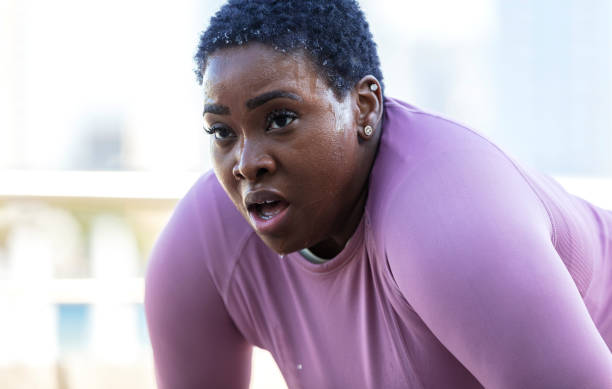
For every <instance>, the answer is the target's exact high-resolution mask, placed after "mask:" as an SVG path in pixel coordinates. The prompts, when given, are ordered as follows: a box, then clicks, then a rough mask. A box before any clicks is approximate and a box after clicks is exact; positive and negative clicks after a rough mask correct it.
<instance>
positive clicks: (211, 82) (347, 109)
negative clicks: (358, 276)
mask: <svg viewBox="0 0 612 389" xmlns="http://www.w3.org/2000/svg"><path fill="white" fill-rule="evenodd" d="M203 74H204V78H203V84H202V85H203V91H204V96H205V112H204V121H205V128H206V130H207V132H211V133H212V135H211V143H210V147H211V155H212V161H213V167H214V171H215V174H216V176H217V178H218V179H219V181H220V183H221V185H222V186H223V188H224V189H225V191H226V192H227V194H228V196H229V197H230V199H231V200H232V201H233V203H234V205H235V206H236V208H237V209H238V210H239V211H240V213H241V214H242V215H243V216H244V217H245V219H246V220H247V221H248V222H249V223H250V224H251V225H252V226H253V227H254V228H255V225H254V224H253V223H252V221H251V218H250V217H249V213H248V209H247V207H246V205H245V203H244V200H245V196H246V195H247V193H248V192H249V191H252V190H257V189H270V190H274V191H277V192H278V193H281V194H282V196H283V197H284V198H285V199H286V200H287V201H288V203H289V207H288V208H287V211H286V215H285V216H284V217H283V218H282V220H283V222H282V228H281V229H279V231H275V232H274V233H269V232H268V233H262V232H261V231H258V230H257V228H255V231H256V232H257V234H258V235H259V236H260V237H261V239H262V240H263V241H264V242H265V243H266V245H268V246H269V247H270V248H271V249H273V250H274V251H276V252H277V253H279V254H281V255H282V254H286V253H289V252H294V251H297V250H300V249H303V248H306V247H308V248H310V249H311V250H312V251H313V252H314V253H315V254H317V255H319V256H321V257H324V258H332V257H334V256H335V255H337V254H338V253H339V252H340V251H341V250H342V248H343V247H344V246H345V244H346V242H347V241H348V240H349V238H350V237H351V235H352V234H353V232H354V231H355V229H356V227H357V225H358V224H359V221H360V219H361V216H362V214H363V210H364V206H365V201H366V198H367V185H368V176H369V173H370V170H371V167H372V165H373V163H374V159H375V157H376V150H377V146H378V142H379V139H380V133H381V118H382V110H383V108H382V107H383V106H382V94H381V87H380V84H379V82H378V80H376V78H375V77H373V76H371V75H368V76H365V77H364V78H363V79H361V80H360V81H359V82H358V83H357V84H356V85H355V87H354V88H353V89H352V90H350V91H349V92H348V93H346V95H345V96H342V97H338V96H336V95H335V94H334V91H333V90H332V89H331V88H330V87H329V86H328V85H327V83H326V82H325V81H324V80H323V78H322V77H320V75H319V72H318V70H317V68H316V66H315V65H314V63H313V62H312V61H311V60H310V59H309V58H308V57H307V56H306V54H304V53H303V52H293V53H281V52H278V51H275V50H273V49H272V48H270V47H268V46H265V45H262V44H257V43H251V44H249V45H247V46H242V47H237V48H227V49H222V50H219V51H217V52H215V53H214V54H213V55H212V56H210V57H209V59H208V61H207V63H206V66H205V69H204V72H203ZM371 84H376V85H377V86H378V89H377V90H376V91H372V90H371V89H370V85H371ZM273 91H277V92H278V91H281V92H282V93H280V94H279V96H276V97H275V98H272V99H269V100H267V101H265V102H264V103H263V104H261V105H257V106H256V107H254V105H256V104H252V103H253V100H252V99H254V98H257V97H258V96H262V95H264V96H265V94H267V93H269V92H273ZM249 101H251V102H250V103H249V104H247V102H249ZM260 103H261V101H260ZM366 125H371V126H372V127H374V129H375V130H374V134H373V135H372V136H370V137H368V136H366V135H365V133H364V130H363V128H364V127H365V126H366Z"/></svg>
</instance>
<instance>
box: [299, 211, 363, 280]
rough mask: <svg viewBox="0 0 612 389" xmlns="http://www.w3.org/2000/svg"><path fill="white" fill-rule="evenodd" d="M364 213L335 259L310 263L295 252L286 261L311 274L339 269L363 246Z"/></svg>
mask: <svg viewBox="0 0 612 389" xmlns="http://www.w3.org/2000/svg"><path fill="white" fill-rule="evenodd" d="M366 213H367V212H366V210H365V209H364V211H363V215H362V216H361V220H360V221H359V224H358V225H357V228H356V229H355V232H354V233H353V235H352V236H351V238H350V239H349V241H348V242H347V244H346V246H344V248H343V249H342V251H340V252H339V253H338V255H336V256H335V257H333V258H330V259H327V260H325V262H323V263H312V262H310V261H309V260H308V259H306V258H304V257H303V256H302V254H301V253H300V252H299V251H296V252H293V253H291V254H289V255H288V257H289V258H287V259H289V260H291V261H292V262H294V263H296V264H298V265H299V266H300V267H302V268H304V269H305V270H308V271H310V272H313V273H330V272H332V271H334V270H336V269H338V268H340V267H341V266H342V265H344V264H346V263H347V262H348V261H349V260H350V259H351V258H353V257H354V255H353V254H354V253H355V251H356V250H357V249H358V248H360V247H361V246H363V243H364V235H365V234H364V230H365V219H366Z"/></svg>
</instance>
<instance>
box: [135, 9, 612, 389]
mask: <svg viewBox="0 0 612 389" xmlns="http://www.w3.org/2000/svg"><path fill="white" fill-rule="evenodd" d="M196 59H197V63H198V70H197V71H198V75H199V77H200V81H201V83H202V86H203V89H204V95H205V102H204V121H205V126H206V131H207V132H208V133H209V134H211V138H212V139H211V151H212V159H213V166H214V173H209V174H206V175H204V176H203V177H202V178H201V179H200V180H199V181H198V182H197V183H196V184H195V186H194V187H193V189H192V190H191V191H190V192H189V194H187V196H186V197H185V198H184V199H183V200H182V201H181V202H180V204H179V205H178V207H177V209H176V211H175V213H174V216H173V217H172V219H171V221H170V222H169V224H168V226H167V227H166V229H165V230H164V232H163V233H162V235H161V237H160V238H159V241H158V243H157V245H156V248H155V250H154V252H153V255H152V258H151V262H150V265H149V270H148V274H147V290H146V310H147V320H148V324H149V330H150V335H151V341H152V345H153V350H154V357H155V364H156V371H157V379H158V385H159V387H160V388H172V389H175V388H247V387H248V382H249V375H250V356H251V346H252V345H256V346H259V347H262V348H264V349H267V350H269V351H270V352H271V353H272V355H273V356H274V358H275V360H276V362H277V363H278V365H279V367H280V369H281V371H282V373H283V376H284V377H285V379H286V381H287V384H288V386H289V387H290V388H479V387H483V386H484V387H487V388H612V356H611V353H610V346H611V345H612V213H611V212H610V211H606V210H602V209H599V208H597V207H595V206H593V205H590V204H588V203H587V202H585V201H583V200H581V199H579V198H576V197H574V196H571V195H569V194H567V193H566V192H564V191H563V189H562V188H561V187H560V186H559V185H557V184H556V183H555V182H553V181H552V180H550V179H548V178H547V177H545V176H540V175H537V174H535V173H532V172H527V171H526V170H525V169H523V168H521V167H520V166H519V165H518V164H516V163H515V162H514V161H513V160H511V159H510V158H509V157H508V156H507V155H506V154H504V153H503V152H502V151H501V150H499V149H498V148H497V147H495V146H494V145H493V144H492V143H490V142H489V141H488V140H486V139H485V138H483V137H482V136H480V135H478V134H477V133H476V132H474V131H471V130H469V129H467V128H465V127H462V126H460V125H458V124H456V123H453V122H451V121H448V120H446V119H443V118H440V117H437V116H435V115H431V114H428V113H425V112H422V111H420V110H418V109H417V108H415V107H412V106H410V105H408V104H405V103H403V102H401V101H398V100H394V99H391V98H386V97H384V94H383V84H382V75H381V73H380V70H379V61H378V56H377V53H376V48H375V45H374V43H373V42H372V38H371V34H370V32H369V30H368V25H367V23H366V21H365V19H364V16H363V14H362V12H361V11H360V10H359V7H358V5H357V4H356V3H355V1H352V0H334V1H329V0H320V1H297V0H295V1H264V0H230V1H229V2H228V3H227V4H226V5H225V6H223V7H222V8H221V10H220V11H219V12H218V13H217V15H216V16H215V17H213V18H212V20H211V23H210V26H209V27H208V29H207V30H206V31H205V32H204V33H203V34H202V36H201V41H200V46H199V51H198V54H197V56H196Z"/></svg>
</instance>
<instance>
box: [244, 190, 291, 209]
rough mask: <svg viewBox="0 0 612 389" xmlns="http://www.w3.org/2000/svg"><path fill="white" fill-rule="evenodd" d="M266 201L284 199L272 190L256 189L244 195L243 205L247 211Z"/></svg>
mask: <svg viewBox="0 0 612 389" xmlns="http://www.w3.org/2000/svg"><path fill="white" fill-rule="evenodd" d="M266 201H284V202H287V200H286V199H285V197H284V196H283V195H282V194H281V193H280V192H278V191H277V190H274V189H257V190H252V191H249V192H247V193H246V196H244V205H245V207H246V208H247V209H249V207H251V206H253V205H255V204H263V203H265V202H266Z"/></svg>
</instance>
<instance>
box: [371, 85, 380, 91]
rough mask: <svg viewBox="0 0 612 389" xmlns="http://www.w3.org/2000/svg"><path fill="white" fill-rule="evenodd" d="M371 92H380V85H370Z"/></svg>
mask: <svg viewBox="0 0 612 389" xmlns="http://www.w3.org/2000/svg"><path fill="white" fill-rule="evenodd" d="M370 90H371V91H372V92H376V91H377V90H378V85H376V84H370Z"/></svg>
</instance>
